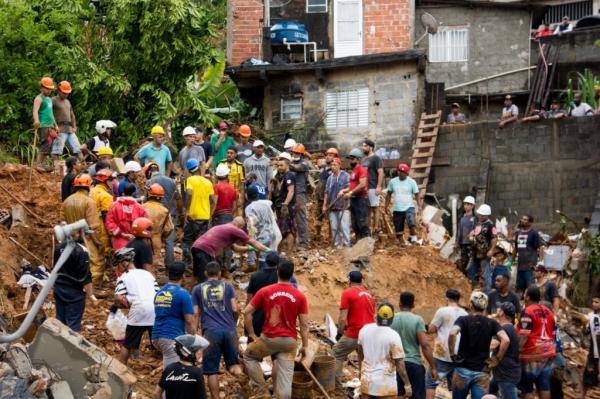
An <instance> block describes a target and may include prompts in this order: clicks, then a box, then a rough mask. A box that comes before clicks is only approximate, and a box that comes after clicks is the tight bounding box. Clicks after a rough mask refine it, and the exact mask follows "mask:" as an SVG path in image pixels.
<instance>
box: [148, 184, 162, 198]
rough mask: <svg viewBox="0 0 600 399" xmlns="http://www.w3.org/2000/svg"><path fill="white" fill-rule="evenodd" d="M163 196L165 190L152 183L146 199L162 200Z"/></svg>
mask: <svg viewBox="0 0 600 399" xmlns="http://www.w3.org/2000/svg"><path fill="white" fill-rule="evenodd" d="M164 196H165V189H164V188H162V186H161V185H160V184H158V183H154V184H153V185H151V186H150V188H149V189H148V197H158V198H162V197H164Z"/></svg>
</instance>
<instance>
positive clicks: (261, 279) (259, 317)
mask: <svg viewBox="0 0 600 399" xmlns="http://www.w3.org/2000/svg"><path fill="white" fill-rule="evenodd" d="M276 282H277V268H276V267H265V268H264V269H263V270H259V271H257V272H254V273H253V274H252V276H250V283H249V284H248V288H247V289H246V292H247V293H248V294H251V295H256V293H257V292H258V291H259V290H260V289H261V288H264V287H266V286H269V285H272V284H275V283H276ZM264 323H265V314H264V312H263V310H262V309H256V311H255V312H254V314H253V317H252V326H253V327H254V333H255V334H256V336H257V337H258V336H260V333H261V332H262V327H263V324H264Z"/></svg>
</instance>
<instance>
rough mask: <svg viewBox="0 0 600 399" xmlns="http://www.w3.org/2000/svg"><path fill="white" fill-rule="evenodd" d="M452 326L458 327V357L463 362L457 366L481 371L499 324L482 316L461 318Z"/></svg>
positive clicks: (498, 329)
mask: <svg viewBox="0 0 600 399" xmlns="http://www.w3.org/2000/svg"><path fill="white" fill-rule="evenodd" d="M454 324H455V325H456V326H458V327H460V345H459V347H458V355H459V356H460V357H461V358H462V359H463V361H462V363H460V365H459V366H460V367H464V368H467V369H469V370H473V371H482V370H483V368H484V367H485V360H486V359H487V358H488V357H489V353H490V342H491V341H492V338H493V337H494V335H496V334H498V331H500V324H499V323H498V322H497V321H496V320H492V319H489V318H487V317H486V316H483V315H470V316H461V317H459V318H458V319H456V322H455V323H454Z"/></svg>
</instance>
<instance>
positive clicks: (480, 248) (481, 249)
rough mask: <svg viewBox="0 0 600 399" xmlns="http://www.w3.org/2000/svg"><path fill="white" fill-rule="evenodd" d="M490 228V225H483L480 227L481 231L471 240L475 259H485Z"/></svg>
mask: <svg viewBox="0 0 600 399" xmlns="http://www.w3.org/2000/svg"><path fill="white" fill-rule="evenodd" d="M491 228H492V224H491V223H488V222H486V223H483V224H482V225H481V231H480V232H479V234H477V235H476V236H475V237H474V238H473V249H474V251H475V257H476V258H477V259H485V258H487V253H488V251H489V250H490V239H489V235H490V229H491Z"/></svg>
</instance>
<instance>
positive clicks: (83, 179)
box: [73, 173, 92, 188]
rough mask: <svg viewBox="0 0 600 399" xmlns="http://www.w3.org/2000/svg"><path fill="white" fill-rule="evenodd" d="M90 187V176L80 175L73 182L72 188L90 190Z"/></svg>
mask: <svg viewBox="0 0 600 399" xmlns="http://www.w3.org/2000/svg"><path fill="white" fill-rule="evenodd" d="M91 185H92V176H90V175H88V174H87V173H84V174H81V175H79V176H77V177H76V178H75V180H73V186H74V187H87V188H90V186H91Z"/></svg>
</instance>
